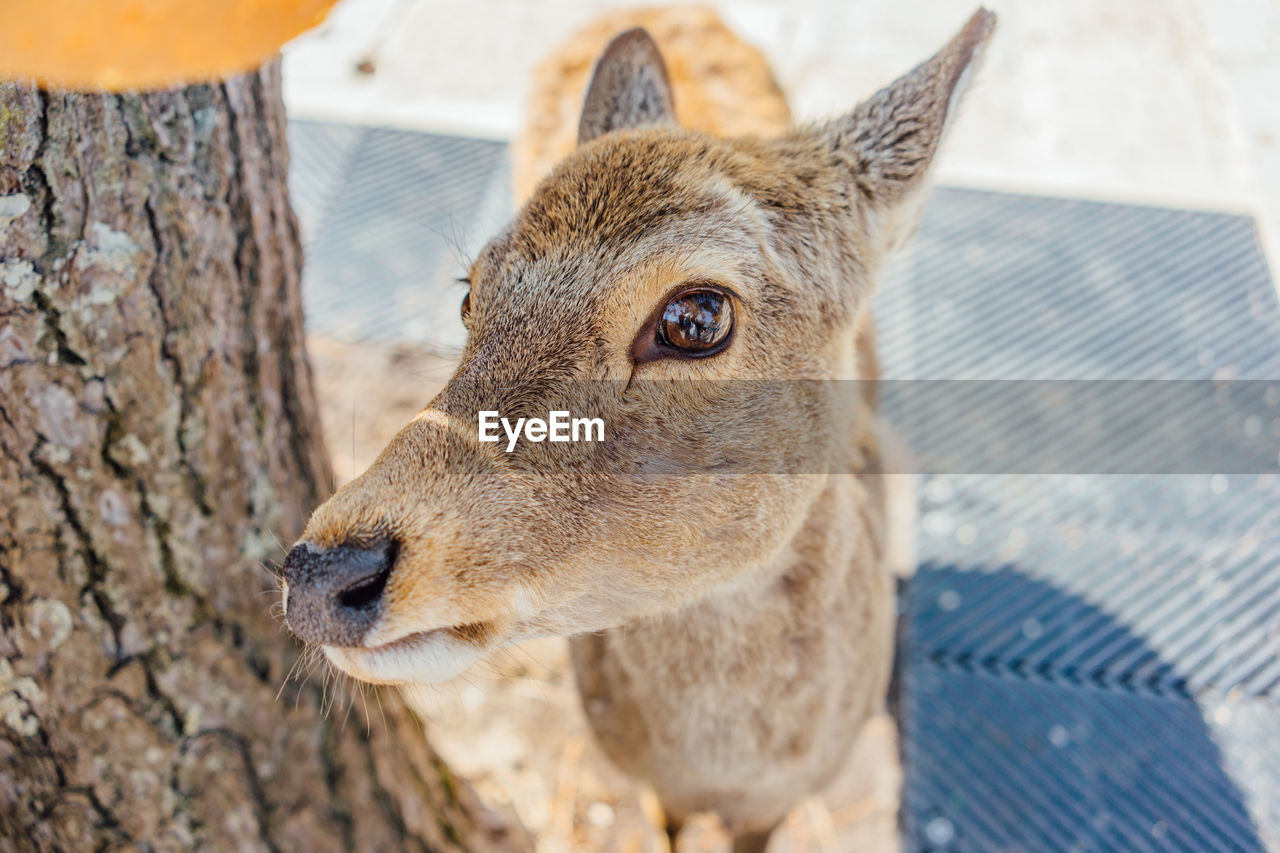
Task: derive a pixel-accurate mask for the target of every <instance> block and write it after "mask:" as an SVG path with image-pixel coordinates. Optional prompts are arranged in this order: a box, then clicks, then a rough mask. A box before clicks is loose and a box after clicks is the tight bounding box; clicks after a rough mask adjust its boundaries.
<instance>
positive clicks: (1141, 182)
mask: <svg viewBox="0 0 1280 853" xmlns="http://www.w3.org/2000/svg"><path fill="white" fill-rule="evenodd" d="M987 2H988V5H989V6H990V7H991V8H993V9H994V10H995V11H996V12H997V13H998V14H999V15H1000V25H999V26H1000V28H999V31H998V33H997V36H996V39H995V42H994V44H993V46H992V49H991V51H990V54H989V56H988V59H987V63H986V67H985V69H984V70H983V72H982V74H981V76H980V78H979V79H978V80H977V82H976V85H975V86H974V87H973V89H972V91H971V92H970V95H969V98H968V102H967V103H966V105H965V109H964V112H963V114H962V115H961V118H960V120H959V121H958V123H957V126H956V128H955V131H954V133H953V134H952V135H951V137H950V139H949V140H948V143H947V147H946V149H945V151H944V153H943V155H942V158H941V162H940V163H939V166H938V178H939V180H940V181H942V182H945V183H950V184H958V185H966V186H978V187H990V188H995V189H1008V190H1013V191H1024V192H1043V193H1050V194H1059V195H1072V196H1086V197H1093V198H1099V199H1106V200H1119V201H1137V202H1149V203H1155V204H1164V205H1173V206H1188V207H1200V208H1210V209H1221V210H1228V211H1236V212H1244V213H1250V214H1253V215H1255V216H1257V217H1258V219H1259V222H1260V225H1261V227H1262V232H1263V236H1264V242H1265V243H1266V245H1267V248H1268V253H1269V255H1270V258H1271V264H1272V269H1273V270H1275V269H1276V268H1277V267H1278V266H1280V264H1278V263H1277V259H1278V258H1280V1H1278V0H987ZM621 5H636V3H634V2H630V3H620V2H618V0H453V2H444V0H342V2H340V3H339V4H338V6H337V7H336V8H335V10H334V11H333V12H332V13H331V15H330V16H329V19H328V21H327V22H326V23H325V24H324V25H323V26H321V27H320V28H318V29H316V30H314V31H312V32H311V33H309V34H307V35H305V36H303V37H301V38H299V39H297V40H296V41H295V42H293V43H292V44H291V45H290V46H289V47H288V48H287V49H286V51H285V97H286V100H287V102H288V106H289V108H290V110H291V111H292V113H293V114H294V115H295V116H300V117H310V118H324V119H333V120H341V121H352V122H360V123H368V124H380V125H392V126H400V127H411V128H418V129H424V130H435V131H443V132H454V133H463V134H471V135H477V136H483V137H489V138H496V139H504V138H509V137H510V136H512V135H513V134H514V133H515V132H516V130H517V128H518V127H519V126H520V123H521V116H522V111H523V108H524V101H525V86H526V83H527V80H528V78H529V70H530V68H531V67H532V66H533V65H534V63H536V62H537V61H538V59H539V58H541V57H542V56H543V55H544V54H545V53H547V52H548V51H550V50H551V49H552V48H553V47H554V46H555V45H556V44H557V43H558V42H559V41H560V40H561V39H564V38H565V37H567V36H568V35H569V34H570V33H572V32H573V31H574V30H575V29H576V28H578V27H579V26H581V25H582V24H583V23H584V22H586V21H588V20H589V19H590V18H591V17H592V16H594V15H596V14H598V13H599V11H600V10H602V9H605V8H612V7H615V6H621ZM711 5H713V6H715V7H717V8H718V9H719V10H720V11H721V13H722V15H723V16H724V17H725V19H726V20H728V21H729V23H730V24H731V25H732V26H734V28H735V29H737V30H738V31H739V32H740V33H741V34H742V35H743V36H745V37H746V38H747V39H749V40H750V41H752V42H754V43H756V44H758V45H759V46H760V47H761V48H762V49H763V50H764V51H765V53H766V54H767V55H768V57H769V59H770V61H771V62H772V64H773V67H774V69H775V71H776V74H777V76H778V79H779V82H780V83H781V84H782V86H783V89H784V90H785V91H786V92H787V93H788V95H789V96H790V98H791V101H792V105H793V108H794V112H795V114H796V116H797V117H799V118H802V119H803V118H818V117H822V116H825V115H828V114H831V113H835V112H838V111H841V110H844V109H847V108H849V107H850V106H852V105H853V104H854V103H855V102H856V101H857V100H858V99H859V98H861V97H863V96H865V95H867V94H869V93H870V92H871V91H873V90H874V89H876V88H878V87H879V86H880V85H882V84H884V83H887V82H889V81H890V80H892V79H893V78H894V77H895V76H896V75H898V74H899V73H901V72H902V71H905V70H907V69H909V68H910V67H911V66H913V65H914V64H915V63H917V62H918V61H920V60H921V59H923V58H925V57H926V56H928V55H929V54H930V53H931V52H932V51H933V50H934V49H936V48H937V47H938V46H940V45H941V44H942V42H943V41H944V40H945V39H946V38H947V37H948V36H949V35H950V34H951V33H952V32H953V31H954V30H955V29H956V28H958V27H959V25H960V24H961V23H962V22H963V20H964V19H965V17H966V16H967V15H968V14H969V13H970V12H971V11H972V10H973V8H974V7H975V6H976V5H977V0H878V2H870V0H718V2H712V3H711ZM365 62H367V63H370V64H371V65H366V66H365V67H366V69H368V68H370V67H371V68H372V73H367V72H361V71H360V70H358V66H360V65H361V63H365Z"/></svg>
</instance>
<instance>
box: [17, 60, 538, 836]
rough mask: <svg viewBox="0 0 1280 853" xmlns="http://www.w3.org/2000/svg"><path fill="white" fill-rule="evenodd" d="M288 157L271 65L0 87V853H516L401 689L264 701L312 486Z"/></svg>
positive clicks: (318, 490)
mask: <svg viewBox="0 0 1280 853" xmlns="http://www.w3.org/2000/svg"><path fill="white" fill-rule="evenodd" d="M287 162H288V155H287V151H286V147H285V121H284V112H283V107H282V105H281V100H280V84H279V72H278V67H277V66H275V65H269V66H267V67H266V68H264V69H263V70H262V71H260V72H258V73H252V74H247V75H244V76H242V77H239V78H236V79H233V80H230V81H228V82H226V83H225V84H221V85H201V86H193V87H190V88H185V89H176V90H172V91H167V92H158V93H152V94H145V95H128V96H108V95H89V94H70V93H61V92H41V91H37V90H36V89H34V88H30V87H27V86H24V85H20V84H12V83H4V84H0V849H30V848H34V849H47V850H53V849H90V848H112V847H118V846H123V845H135V844H139V843H144V844H145V845H147V846H149V847H150V848H152V849H187V848H190V847H192V846H197V847H207V848H213V849H232V848H236V849H266V850H329V849H370V850H372V849H379V850H393V849H394V850H401V849H436V850H461V849H482V850H503V849H520V848H521V847H522V846H523V836H522V835H518V834H517V833H515V832H509V831H508V830H507V829H505V828H504V827H503V826H501V825H499V824H498V823H497V822H496V821H495V820H494V819H493V818H492V817H491V816H489V815H488V814H487V813H485V812H484V811H483V809H482V808H480V807H479V805H478V801H477V800H476V799H475V797H474V796H473V794H472V793H471V791H470V789H469V788H467V787H466V786H465V785H464V784H462V783H460V782H457V781H455V780H454V778H453V777H452V776H451V774H450V773H449V770H448V768H447V767H446V766H445V765H444V764H443V763H442V762H441V761H440V760H439V759H438V758H437V757H436V756H435V754H434V753H433V752H432V751H431V750H430V748H429V746H428V745H427V744H426V741H425V739H424V738H423V735H422V728H421V725H420V724H419V723H418V722H417V721H416V720H415V718H414V717H413V716H412V715H411V714H410V713H409V712H408V711H407V710H406V709H405V707H404V706H403V704H402V703H401V701H400V699H399V697H398V696H397V695H394V694H390V693H387V694H377V695H376V696H370V697H368V706H369V709H368V717H369V720H368V730H367V731H366V727H365V724H364V723H365V721H364V720H363V719H361V717H362V716H363V715H364V714H365V713H366V712H365V710H364V709H363V708H361V707H359V704H357V708H356V710H355V711H353V712H352V713H351V714H350V716H351V719H350V720H348V719H347V717H348V713H347V710H348V709H347V708H346V707H343V706H339V707H338V708H337V709H336V710H334V711H332V712H330V711H329V709H328V707H327V702H326V697H325V696H324V695H323V689H322V687H321V685H320V684H318V683H317V681H319V680H321V676H320V675H317V676H316V677H314V678H312V679H310V680H309V681H303V682H300V681H299V680H296V679H295V680H289V679H288V678H287V676H288V674H289V672H290V670H291V668H292V667H293V666H294V665H295V664H296V663H298V661H299V650H298V649H297V648H296V647H295V645H294V644H293V641H292V640H291V639H290V638H289V637H288V635H287V634H286V633H285V631H284V629H283V625H282V622H281V620H279V619H278V618H276V619H273V618H272V616H271V615H270V614H269V611H270V610H272V609H276V610H278V600H279V594H278V592H277V590H276V587H277V584H276V580H275V578H274V577H273V576H272V575H271V573H270V571H269V570H268V569H266V568H265V567H264V561H267V560H269V559H271V558H275V559H277V560H278V559H281V558H282V556H283V553H284V549H283V546H282V545H281V543H282V542H285V543H287V542H289V541H290V540H291V539H292V538H293V537H295V536H296V535H297V534H298V533H299V532H300V531H301V529H302V526H303V523H304V521H305V519H306V515H307V513H308V512H309V511H310V509H311V508H312V507H314V506H315V505H316V504H317V503H318V502H319V501H320V500H321V499H322V498H323V497H324V496H325V495H327V493H328V491H329V490H330V482H331V474H330V470H329V466H328V462H327V461H326V457H325V453H324V447H323V443H322V441H321V437H320V434H319V427H318V424H319V419H318V416H317V412H316V405H315V398H314V395H313V391H312V383H311V376H310V372H309V367H308V365H307V360H306V355H305V352H304V349H303V336H302V320H301V317H302V308H301V304H300V297H299V284H298V282H299V269H300V264H301V252H300V249H299V242H298V233H297V225H296V223H295V220H294V216H293V213H292V211H291V209H290V207H289V201H288V193H287V190H286V183H285V180H286V169H287ZM277 617H278V614H277ZM282 685H283V688H282ZM278 691H279V695H278V696H277V693H278ZM329 698H330V699H331V698H332V697H329ZM144 849H145V848H144Z"/></svg>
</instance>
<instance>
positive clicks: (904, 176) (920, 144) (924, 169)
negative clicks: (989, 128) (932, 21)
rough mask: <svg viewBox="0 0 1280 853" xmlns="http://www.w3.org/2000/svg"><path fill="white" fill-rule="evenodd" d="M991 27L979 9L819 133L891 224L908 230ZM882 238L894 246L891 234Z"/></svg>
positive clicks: (992, 17) (990, 20)
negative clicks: (938, 46)
mask: <svg viewBox="0 0 1280 853" xmlns="http://www.w3.org/2000/svg"><path fill="white" fill-rule="evenodd" d="M995 23H996V16H995V15H994V14H992V13H991V12H989V11H987V10H986V9H979V10H978V11H977V12H975V13H974V15H973V17H971V18H970V19H969V22H968V23H967V24H965V25H964V28H963V29H962V30H960V32H959V33H958V34H957V35H956V36H955V37H954V38H953V39H951V41H950V42H949V43H948V44H947V45H946V47H944V48H942V50H940V51H938V52H937V53H936V54H935V55H934V56H933V58H931V59H929V60H928V61H926V62H924V63H923V64H921V65H919V66H918V67H916V68H915V69H914V70H912V71H910V72H909V73H907V74H905V75H903V76H902V77H900V78H898V79H897V80H895V81H894V82H893V83H891V84H890V85H889V86H886V87H885V88H883V89H881V90H880V91H879V92H876V94H874V95H873V96H871V97H870V98H869V99H867V100H866V101H863V102H862V103H861V104H859V105H858V106H857V107H856V108H855V109H854V110H853V112H851V113H849V114H848V115H846V116H844V117H842V118H839V119H836V120H835V121H832V122H830V123H828V124H826V125H824V126H823V127H822V128H820V129H819V131H818V132H819V133H820V134H821V135H822V136H823V137H824V141H825V142H826V143H827V144H828V145H829V146H830V150H832V151H833V152H834V153H835V154H836V155H837V156H838V157H840V158H841V159H843V160H844V161H845V162H846V163H848V164H849V166H850V167H851V168H852V170H853V173H854V178H855V180H856V181H857V183H858V186H859V187H860V188H861V189H862V190H863V192H864V195H865V196H866V197H867V198H868V199H869V201H870V202H871V204H872V206H873V207H875V208H880V209H881V210H882V211H883V212H884V213H885V214H893V213H900V214H902V215H893V216H891V217H890V218H891V219H893V220H902V219H910V220H912V222H911V224H912V225H914V212H915V211H914V209H913V208H916V207H918V201H919V200H922V198H923V194H922V193H920V192H919V190H921V189H922V188H923V186H924V182H925V178H926V177H927V175H928V172H929V167H930V165H931V164H932V163H933V157H934V154H935V153H936V152H937V150H938V145H939V143H940V142H941V140H942V136H943V132H944V131H945V130H946V128H947V125H948V122H949V119H950V118H951V116H952V114H953V113H954V112H955V108H956V105H957V103H958V102H959V100H960V97H961V95H963V94H964V91H965V89H966V87H967V85H968V83H969V81H970V79H971V78H972V76H973V71H974V69H975V68H976V67H977V65H978V64H979V60H980V59H981V56H982V53H983V48H984V47H985V46H986V44H987V41H988V40H989V39H990V37H991V33H992V31H993V30H994V29H995ZM912 201H916V202H917V204H912V203H911V202H912ZM903 208H906V209H905V210H903ZM890 230H891V231H895V230H897V229H890ZM887 236H889V238H890V242H892V241H893V239H894V238H896V236H897V235H895V234H890V235H887Z"/></svg>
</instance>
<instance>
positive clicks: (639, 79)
mask: <svg viewBox="0 0 1280 853" xmlns="http://www.w3.org/2000/svg"><path fill="white" fill-rule="evenodd" d="M675 121H676V119H675V107H674V106H673V101H672V97H671V82H670V81H669V80H668V79H667V66H666V63H664V62H663V61H662V54H661V53H659V52H658V46H657V45H656V44H654V41H653V37H652V36H650V35H649V33H648V32H646V31H645V30H643V29H641V28H639V27H636V28H635V29H631V30H627V31H626V32H624V33H622V34H621V35H618V36H616V37H615V38H614V40H613V41H611V42H609V46H608V47H606V48H605V49H604V53H603V54H602V55H601V56H600V61H599V62H597V63H596V70H595V74H594V75H592V77H591V85H590V86H588V87H587V98H586V101H585V103H584V104H583V105H582V119H581V120H580V121H579V122H578V144H579V145H582V144H584V143H587V142H590V141H591V140H593V139H595V138H596V137H597V136H601V135H602V134H605V133H608V132H610V131H613V130H625V129H628V128H633V127H644V126H647V125H662V124H675Z"/></svg>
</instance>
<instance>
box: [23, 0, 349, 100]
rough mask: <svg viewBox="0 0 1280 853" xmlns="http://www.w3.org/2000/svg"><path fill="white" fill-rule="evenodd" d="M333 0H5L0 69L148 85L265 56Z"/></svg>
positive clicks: (45, 77)
mask: <svg viewBox="0 0 1280 853" xmlns="http://www.w3.org/2000/svg"><path fill="white" fill-rule="evenodd" d="M334 2H335V0H4V2H3V3H0V6H2V7H3V14H2V15H0V19H2V20H0V78H8V79H14V78H28V79H35V80H36V81H38V82H39V83H41V84H43V85H48V86H58V87H63V88H71V89H106V90H111V91H120V90H123V89H147V88H160V87H165V86H172V85H176V84H179V83H187V82H192V81H197V80H207V79H212V78H215V77H220V76H224V75H227V74H234V73H238V72H240V71H245V70H247V69H250V68H253V67H255V66H257V65H260V64H261V63H262V62H263V61H265V60H266V59H267V58H268V57H269V56H271V55H272V54H274V53H275V52H276V51H277V50H279V49H280V46H281V45H282V44H284V43H285V42H286V41H288V40H289V39H291V38H293V37H294V36H296V35H298V34H299V33H301V32H303V31H304V30H308V29H310V28H311V27H314V26H315V25H316V24H319V23H320V22H321V21H323V20H324V17H325V15H326V14H327V13H328V11H329V8H330V7H331V6H332V5H333V4H334Z"/></svg>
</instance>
